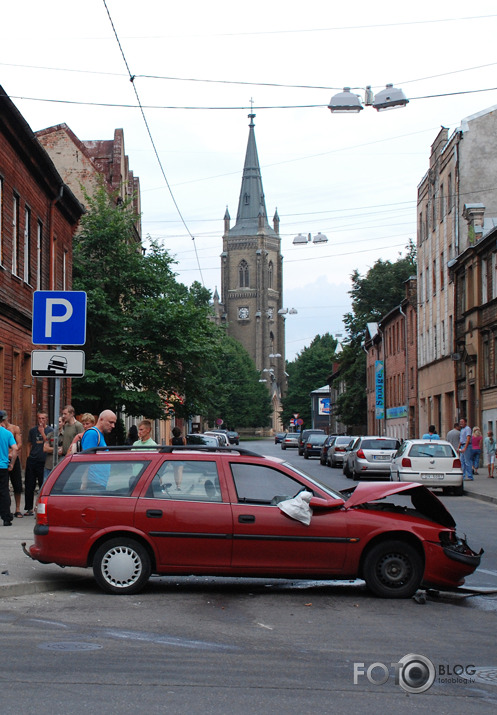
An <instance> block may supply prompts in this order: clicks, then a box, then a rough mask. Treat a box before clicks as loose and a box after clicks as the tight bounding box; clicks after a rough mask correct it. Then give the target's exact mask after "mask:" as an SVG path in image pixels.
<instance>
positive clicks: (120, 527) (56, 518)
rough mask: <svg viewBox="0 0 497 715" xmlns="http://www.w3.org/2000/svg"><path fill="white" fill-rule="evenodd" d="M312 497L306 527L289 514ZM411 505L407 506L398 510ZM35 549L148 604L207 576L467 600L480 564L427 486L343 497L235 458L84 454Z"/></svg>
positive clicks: (375, 487)
mask: <svg viewBox="0 0 497 715" xmlns="http://www.w3.org/2000/svg"><path fill="white" fill-rule="evenodd" d="M303 492H310V495H307V496H308V498H310V505H309V506H310V509H311V513H312V516H311V517H310V523H309V525H306V524H305V523H302V521H300V520H298V519H297V518H294V517H292V516H289V515H288V513H286V512H287V511H288V509H286V510H285V511H284V510H283V508H280V507H279V506H278V505H279V504H280V503H281V502H287V503H288V500H289V499H293V498H295V497H298V495H300V494H301V493H303ZM311 495H312V497H311ZM403 496H407V497H408V498H409V505H399V504H398V501H399V500H400V501H402V499H401V497H403ZM388 497H394V501H393V502H385V501H384V500H385V498H388ZM34 535H35V541H34V544H33V545H32V546H31V547H30V549H29V555H30V556H31V557H32V558H33V559H35V560H38V561H41V562H43V563H56V564H59V565H61V566H77V567H92V568H93V572H94V576H95V579H96V581H97V582H98V584H99V585H100V587H101V588H102V589H103V590H104V591H106V592H109V593H117V594H132V593H137V592H138V591H140V590H141V589H142V588H143V587H144V585H145V584H146V582H147V581H148V579H149V577H150V576H151V575H152V574H158V575H165V574H183V575H189V574H197V575H200V574H203V575H206V574H208V575H212V576H245V577H254V576H257V577H267V578H271V579H273V578H292V579H295V578H306V579H307V578H316V579H355V578H361V579H364V580H365V581H366V584H367V586H368V587H369V589H370V590H371V591H373V593H375V594H376V595H378V596H382V597H392V598H407V597H409V596H412V595H413V594H414V593H415V592H416V590H417V589H418V588H420V587H421V586H425V587H427V586H433V587H437V588H449V589H450V588H454V587H456V586H459V585H461V584H462V583H463V582H464V577H465V576H467V575H469V574H471V573H473V571H474V570H475V569H476V568H477V566H478V564H479V563H480V554H476V553H475V552H473V551H472V550H471V549H470V548H469V546H468V545H467V544H466V542H465V541H464V540H463V539H460V538H458V536H457V535H456V531H455V523H454V520H453V518H452V516H451V515H450V514H449V512H448V511H447V509H446V508H445V507H444V506H443V504H442V503H441V502H440V501H439V500H438V499H437V497H436V496H434V495H433V494H432V493H431V492H430V491H429V490H428V489H426V488H425V487H424V486H423V485H420V484H411V483H398V482H397V483H393V482H375V483H372V484H359V485H358V486H356V487H354V488H351V489H347V490H346V491H344V492H336V491H334V490H332V489H330V488H329V487H327V486H325V485H324V484H321V483H320V482H319V481H317V480H315V479H313V478H311V477H310V476H308V475H306V474H305V473H303V472H301V471H300V470H298V469H296V468H294V467H292V466H291V465H290V464H288V463H285V462H284V461H283V460H280V459H277V458H270V457H263V456H261V455H258V454H255V453H254V452H249V451H248V450H244V449H233V448H231V449H229V450H228V449H223V448H215V447H197V446H185V447H181V446H178V447H176V446H174V447H172V446H162V447H157V448H152V449H151V450H150V449H147V450H146V451H143V450H137V449H136V448H132V447H130V448H126V447H111V448H106V449H102V448H98V447H96V448H93V449H89V450H86V451H84V452H81V453H79V454H74V455H72V456H70V457H68V458H66V459H64V460H63V461H62V462H61V463H59V464H58V465H57V466H56V467H55V469H54V470H53V471H52V472H51V474H50V475H49V477H48V479H47V481H46V482H45V484H44V485H43V487H42V488H41V492H40V495H39V500H38V507H37V514H36V526H35V529H34Z"/></svg>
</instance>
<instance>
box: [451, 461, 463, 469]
mask: <svg viewBox="0 0 497 715" xmlns="http://www.w3.org/2000/svg"><path fill="white" fill-rule="evenodd" d="M452 469H461V460H460V459H454V461H453V462H452Z"/></svg>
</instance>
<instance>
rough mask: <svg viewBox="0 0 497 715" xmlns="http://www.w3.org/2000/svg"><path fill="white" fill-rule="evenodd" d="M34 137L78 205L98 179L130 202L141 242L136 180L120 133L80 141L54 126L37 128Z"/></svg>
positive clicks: (61, 125) (116, 131) (66, 131)
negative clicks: (46, 153) (104, 137)
mask: <svg viewBox="0 0 497 715" xmlns="http://www.w3.org/2000/svg"><path fill="white" fill-rule="evenodd" d="M36 136H37V138H38V141H39V142H40V143H41V144H42V145H43V146H44V147H45V149H46V151H47V152H48V154H49V155H50V157H51V159H52V161H53V162H54V164H55V166H56V167H57V169H58V171H59V173H60V175H61V176H62V178H63V180H64V182H65V183H66V184H67V185H68V186H69V187H70V188H71V190H72V191H73V193H74V195H75V196H76V197H77V198H78V199H79V200H80V201H81V203H82V204H85V202H86V200H85V192H86V193H87V194H88V195H89V196H92V195H93V193H94V191H95V189H96V188H97V187H98V185H99V183H100V182H101V181H102V179H103V181H104V185H105V186H106V187H107V189H108V191H109V192H111V193H113V194H114V195H115V196H116V197H117V200H118V201H131V204H132V206H133V211H134V213H135V214H136V215H137V216H138V217H139V218H138V219H137V221H136V224H135V228H136V240H137V241H141V236H142V229H141V218H140V215H141V200H140V180H139V178H138V177H137V176H134V174H133V172H132V171H131V169H130V168H129V159H128V156H127V155H126V152H125V149H124V133H123V130H122V129H116V130H115V131H114V137H113V139H95V140H88V141H81V140H80V139H78V137H77V136H76V135H75V134H74V132H73V131H71V129H70V128H69V127H68V126H67V124H57V125H55V126H53V127H48V128H47V129H41V130H40V131H39V132H36Z"/></svg>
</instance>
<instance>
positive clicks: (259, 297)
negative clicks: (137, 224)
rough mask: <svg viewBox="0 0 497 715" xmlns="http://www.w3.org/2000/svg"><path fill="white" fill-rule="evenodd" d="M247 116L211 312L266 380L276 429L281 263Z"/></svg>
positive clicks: (281, 366) (281, 379) (281, 370)
mask: <svg viewBox="0 0 497 715" xmlns="http://www.w3.org/2000/svg"><path fill="white" fill-rule="evenodd" d="M254 117H255V115H254V114H250V115H249V118H250V124H249V137H248V143H247V151H246V155H245V164H244V168H243V176H242V185H241V190H240V198H239V202H238V210H237V215H236V222H235V225H234V226H231V218H230V215H229V212H228V209H226V213H225V216H224V235H223V251H222V254H221V295H220V296H218V295H217V293H216V295H215V306H214V309H215V310H216V311H217V313H218V315H219V316H220V317H221V318H222V321H223V322H225V323H226V325H227V332H228V334H229V335H230V336H231V337H233V338H235V339H236V340H238V342H240V343H241V344H242V345H243V347H244V348H245V349H246V350H247V352H248V353H249V355H250V356H251V357H252V359H253V361H254V363H255V366H256V368H257V370H258V371H259V372H260V374H261V380H266V381H267V384H268V388H269V389H270V392H271V399H272V404H273V417H272V427H273V429H274V430H275V431H278V430H280V429H281V425H280V419H279V413H280V409H281V397H282V391H283V386H284V384H285V319H284V315H283V313H282V300H283V258H282V255H281V240H280V236H279V217H278V213H277V212H275V215H274V218H273V226H272V227H271V226H270V225H269V223H268V219H267V213H266V201H265V196H264V191H263V187H262V177H261V170H260V166H259V158H258V154H257V146H256V141H255V133H254V126H255V125H254Z"/></svg>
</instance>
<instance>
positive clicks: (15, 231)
mask: <svg viewBox="0 0 497 715" xmlns="http://www.w3.org/2000/svg"><path fill="white" fill-rule="evenodd" d="M19 249H20V246H19V196H17V194H14V196H13V204H12V273H13V274H14V275H15V276H18V275H19V253H20V250H19Z"/></svg>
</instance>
